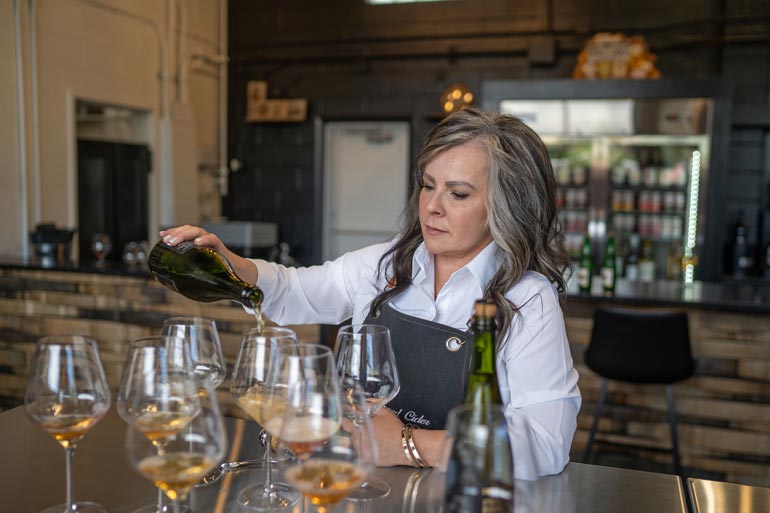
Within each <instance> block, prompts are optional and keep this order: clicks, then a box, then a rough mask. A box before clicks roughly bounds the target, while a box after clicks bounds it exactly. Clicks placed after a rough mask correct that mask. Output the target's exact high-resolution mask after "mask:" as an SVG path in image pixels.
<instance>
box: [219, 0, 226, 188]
mask: <svg viewBox="0 0 770 513" xmlns="http://www.w3.org/2000/svg"><path fill="white" fill-rule="evenodd" d="M219 57H223V59H221V62H220V63H219V173H218V175H217V176H218V177H219V193H220V194H221V195H222V196H227V194H228V192H229V191H228V180H227V174H228V169H229V168H228V165H227V63H228V58H227V0H219Z"/></svg>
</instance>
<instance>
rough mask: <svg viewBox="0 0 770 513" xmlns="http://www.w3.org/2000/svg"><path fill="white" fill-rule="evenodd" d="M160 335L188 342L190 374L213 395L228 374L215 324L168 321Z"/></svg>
mask: <svg viewBox="0 0 770 513" xmlns="http://www.w3.org/2000/svg"><path fill="white" fill-rule="evenodd" d="M160 334H161V335H162V336H165V337H172V338H175V339H178V340H183V341H187V343H188V344H189V350H190V359H191V361H192V366H193V372H194V373H195V376H196V377H197V379H198V381H199V383H200V384H201V385H202V386H204V387H205V388H207V389H209V390H211V391H213V390H216V388H217V387H218V386H219V385H221V384H222V382H223V381H224V380H225V375H226V374H227V367H225V358H224V356H223V355H222V344H221V343H220V341H219V332H218V331H217V325H216V323H215V322H214V321H213V320H211V319H206V318H205V317H171V318H169V319H166V320H165V321H163V327H162V328H161V332H160Z"/></svg>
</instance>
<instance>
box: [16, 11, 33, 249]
mask: <svg viewBox="0 0 770 513" xmlns="http://www.w3.org/2000/svg"><path fill="white" fill-rule="evenodd" d="M19 1H20V0H13V27H14V43H15V49H16V105H17V108H18V118H17V123H18V131H19V196H20V199H19V202H20V203H21V209H20V210H21V212H20V214H21V223H19V224H20V225H21V226H20V229H21V256H22V257H24V258H27V257H28V256H29V239H28V232H29V213H28V211H27V209H28V199H27V132H26V126H25V117H26V116H25V112H24V65H23V62H22V48H21V39H22V38H21V6H20V5H19Z"/></svg>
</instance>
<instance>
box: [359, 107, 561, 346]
mask: <svg viewBox="0 0 770 513" xmlns="http://www.w3.org/2000/svg"><path fill="white" fill-rule="evenodd" d="M470 142H473V143H476V144H479V145H480V146H481V147H482V148H484V149H485V151H486V153H487V158H488V162H489V168H488V180H487V187H488V190H487V195H486V206H487V227H488V229H489V232H490V234H491V235H492V239H494V241H495V242H496V243H497V245H498V246H499V247H500V249H501V250H502V254H503V258H502V262H501V265H500V268H499V269H498V270H497V272H495V274H494V275H493V277H492V279H491V280H490V282H489V284H488V285H487V287H486V290H485V291H484V296H485V297H486V298H488V299H491V300H492V301H493V302H494V303H495V304H496V305H497V309H498V323H497V325H498V332H499V334H501V335H502V334H505V333H506V332H507V330H508V328H509V327H510V326H511V323H512V321H513V316H514V315H515V313H516V311H517V309H518V308H519V307H521V306H522V305H514V304H513V303H511V302H510V301H508V300H507V299H506V298H505V294H506V292H508V291H509V290H510V289H511V288H513V286H514V285H515V284H516V283H517V282H518V281H519V280H520V279H521V277H522V275H523V274H524V272H526V271H527V270H532V271H536V272H538V273H540V274H542V275H544V276H545V277H546V278H548V280H550V281H551V283H553V284H554V285H555V286H556V288H557V290H558V291H559V293H560V294H563V293H564V291H565V279H564V271H565V269H567V268H568V266H569V258H568V256H567V253H566V251H565V249H564V237H563V235H562V229H561V224H560V222H559V218H558V212H557V209H556V189H557V187H556V179H555V177H554V174H553V168H552V167H551V160H550V158H549V156H548V151H547V149H546V147H545V144H543V141H542V140H541V139H540V137H538V135H537V134H536V133H535V132H534V131H533V130H532V129H531V128H529V127H528V126H527V125H525V124H524V123H523V122H522V121H521V120H520V119H518V118H516V117H514V116H508V115H504V114H498V113H496V112H485V111H481V110H477V109H466V110H462V111H459V112H456V113H454V114H452V115H450V116H448V117H446V118H445V119H444V120H442V121H441V122H440V123H439V124H438V125H436V127H435V128H434V129H433V130H432V131H431V132H430V134H429V135H428V138H427V139H426V141H425V144H424V145H423V148H422V150H421V151H420V153H419V154H418V155H417V159H416V166H415V172H414V174H413V184H412V185H413V189H412V193H411V196H410V198H409V202H408V203H407V206H406V209H405V210H404V213H403V214H402V225H403V226H402V232H401V235H400V237H399V239H398V241H397V242H396V243H395V244H394V245H393V247H392V248H391V249H390V250H389V251H388V252H387V253H386V254H385V255H383V257H382V259H381V260H380V265H379V268H378V273H386V278H387V282H388V283H389V284H390V287H389V288H387V289H386V290H384V291H383V292H381V293H380V294H379V295H378V296H377V297H376V298H375V299H374V300H373V301H372V305H371V312H372V313H374V312H376V311H377V310H378V309H379V308H380V307H381V305H382V304H383V303H384V302H386V301H388V300H389V299H391V298H393V297H395V296H396V295H398V294H399V293H401V292H402V291H403V290H405V289H406V287H408V286H409V285H410V284H411V280H412V256H413V255H414V252H415V250H416V249H417V247H418V246H419V245H420V243H421V242H422V231H421V230H420V219H419V202H420V186H421V184H422V174H423V172H424V171H425V167H426V166H427V165H428V163H429V162H430V161H431V160H433V158H435V157H436V155H438V154H439V153H441V152H443V151H445V150H447V149H449V148H454V147H456V146H460V145H463V144H466V143H470ZM482 229H484V227H481V226H480V227H479V230H482ZM389 257H392V265H391V266H388V267H389V268H388V269H384V268H383V267H384V266H385V262H387V260H388V258H389ZM469 314H470V312H469ZM499 340H502V337H500V338H499Z"/></svg>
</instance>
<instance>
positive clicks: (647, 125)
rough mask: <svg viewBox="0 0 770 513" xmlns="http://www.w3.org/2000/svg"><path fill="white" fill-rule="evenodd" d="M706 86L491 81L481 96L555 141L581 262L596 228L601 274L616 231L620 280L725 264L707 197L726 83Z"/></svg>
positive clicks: (676, 276) (682, 277)
mask: <svg viewBox="0 0 770 513" xmlns="http://www.w3.org/2000/svg"><path fill="white" fill-rule="evenodd" d="M677 85H679V87H677ZM698 89H699V88H697V87H696V88H693V87H684V86H683V85H682V84H676V83H671V82H669V83H664V84H661V83H657V82H651V83H641V82H635V81H607V82H601V81H599V82H587V81H572V80H555V81H492V82H489V83H485V84H484V87H483V89H482V97H483V102H484V108H486V109H489V110H496V111H499V112H503V113H507V114H512V115H515V116H517V117H519V118H521V119H522V120H523V121H524V122H526V123H527V124H528V125H530V126H531V127H532V128H533V129H534V130H535V131H536V132H537V133H538V134H539V135H540V136H541V138H542V139H543V141H544V142H545V144H546V145H547V147H548V150H549V153H550V156H551V162H552V164H553V168H554V174H555V176H556V180H557V183H558V197H557V203H558V205H559V209H560V220H561V223H562V226H563V229H564V234H565V238H566V245H567V250H568V252H569V253H570V256H571V258H572V259H573V262H574V263H575V264H576V263H577V260H578V259H579V257H580V254H581V249H582V247H583V241H584V238H585V237H590V241H591V245H592V258H593V267H594V274H595V275H597V274H599V269H600V268H601V266H602V262H603V256H604V252H605V249H606V243H607V240H608V237H609V236H612V237H614V240H615V251H616V256H615V262H616V268H617V276H618V279H619V280H628V281H639V282H652V281H661V280H672V281H684V282H685V283H687V282H692V281H693V280H695V279H704V277H705V276H707V275H708V274H710V272H711V270H710V267H712V266H715V265H716V264H715V263H714V262H711V261H710V260H711V259H712V255H711V254H710V252H709V251H708V250H707V247H706V244H705V242H706V240H707V239H708V235H707V224H706V219H707V217H708V215H709V212H708V208H707V206H708V200H707V199H706V198H707V197H708V194H709V185H710V184H709V177H710V174H711V165H712V162H714V155H713V153H714V150H715V130H714V127H715V111H717V110H718V109H719V108H720V107H721V106H722V105H721V102H722V99H723V98H722V95H720V94H714V93H719V92H720V90H719V89H718V88H713V87H712V88H711V89H708V88H705V89H707V90H704V87H702V84H701V87H700V90H698ZM698 93H701V94H698ZM599 281H600V280H594V287H596V283H597V282H599ZM594 292H598V290H596V288H595V290H594Z"/></svg>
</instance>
